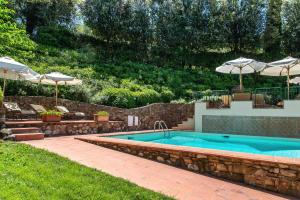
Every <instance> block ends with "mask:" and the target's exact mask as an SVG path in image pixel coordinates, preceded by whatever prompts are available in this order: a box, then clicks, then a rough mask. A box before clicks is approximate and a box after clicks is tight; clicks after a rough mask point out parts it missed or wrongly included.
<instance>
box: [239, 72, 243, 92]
mask: <svg viewBox="0 0 300 200" xmlns="http://www.w3.org/2000/svg"><path fill="white" fill-rule="evenodd" d="M242 90H243V76H242V68H240V91H242Z"/></svg>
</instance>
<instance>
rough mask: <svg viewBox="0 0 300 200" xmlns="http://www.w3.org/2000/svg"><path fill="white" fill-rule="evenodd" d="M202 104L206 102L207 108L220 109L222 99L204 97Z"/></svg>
mask: <svg viewBox="0 0 300 200" xmlns="http://www.w3.org/2000/svg"><path fill="white" fill-rule="evenodd" d="M201 101H202V102H206V107H207V108H218V107H219V105H220V103H221V102H222V99H221V98H220V97H219V96H214V95H212V96H203V97H202V99H201Z"/></svg>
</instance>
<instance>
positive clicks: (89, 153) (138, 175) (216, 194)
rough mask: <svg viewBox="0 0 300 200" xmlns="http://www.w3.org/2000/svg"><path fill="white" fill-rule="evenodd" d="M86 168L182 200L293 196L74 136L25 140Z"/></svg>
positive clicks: (267, 199)
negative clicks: (129, 152) (197, 171)
mask: <svg viewBox="0 0 300 200" xmlns="http://www.w3.org/2000/svg"><path fill="white" fill-rule="evenodd" d="M24 143H26V144H30V145H32V146H35V147H38V148H43V149H47V150H48V151H51V152H54V153H57V154H59V155H61V156H64V157H67V158H69V159H70V160H73V161H76V162H78V163H81V164H83V165H86V166H88V167H92V168H96V169H98V170H101V171H104V172H106V173H109V174H111V175H113V176H117V177H121V178H124V179H127V180H129V181H131V182H133V183H136V184H137V185H139V186H142V187H145V188H149V189H151V190H154V191H157V192H162V193H164V194H167V195H169V196H173V197H175V198H176V199H182V200H227V199H228V200H283V199H295V198H291V197H286V196H280V195H277V194H274V193H269V192H266V191H260V190H256V189H253V188H249V187H246V186H244V185H239V184H235V183H231V182H227V181H223V180H220V179H216V178H212V177H208V176H204V175H201V174H196V173H193V172H189V171H186V170H183V169H178V168H175V167H172V166H168V165H165V164H161V163H157V162H154V161H151V160H146V159H143V158H139V157H136V156H133V155H129V154H126V153H122V152H118V151H114V150H111V149H107V148H103V147H100V146H96V145H93V144H89V143H86V142H82V141H79V140H75V139H74V136H66V137H54V138H47V139H45V140H39V141H38V140H36V141H26V142H24Z"/></svg>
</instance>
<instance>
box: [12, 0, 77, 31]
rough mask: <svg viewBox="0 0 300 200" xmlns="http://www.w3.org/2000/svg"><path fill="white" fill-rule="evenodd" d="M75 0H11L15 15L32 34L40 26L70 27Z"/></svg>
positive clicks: (74, 12)
mask: <svg viewBox="0 0 300 200" xmlns="http://www.w3.org/2000/svg"><path fill="white" fill-rule="evenodd" d="M76 5H77V0H13V6H14V8H15V10H16V16H17V18H18V19H20V20H21V21H22V22H23V23H24V24H26V31H27V33H29V34H30V35H33V33H34V32H35V30H36V28H38V27H40V26H49V25H54V26H65V27H70V26H71V24H72V22H73V21H74V16H75V14H76Z"/></svg>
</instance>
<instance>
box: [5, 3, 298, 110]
mask: <svg viewBox="0 0 300 200" xmlns="http://www.w3.org/2000/svg"><path fill="white" fill-rule="evenodd" d="M0 2H1V3H0V5H1V7H0V20H1V22H3V23H0V39H1V41H2V42H1V43H0V56H4V55H5V56H12V57H13V58H15V59H17V60H18V61H20V62H24V63H26V64H28V65H29V66H30V67H32V68H33V69H34V70H36V71H37V72H39V73H47V72H51V71H60V72H63V73H66V74H69V75H73V76H76V77H77V78H81V79H83V80H84V85H83V86H74V87H73V86H71V87H64V86H62V87H60V92H59V96H60V97H62V98H68V99H73V100H79V101H85V102H93V103H101V104H105V105H112V106H119V107H127V108H129V107H136V106H143V105H146V104H149V103H153V102H170V101H172V100H178V99H180V101H191V100H192V99H193V92H194V91H199V90H206V89H232V87H233V86H235V85H238V77H237V76H234V75H222V74H218V73H216V72H214V70H215V68H216V67H217V66H219V65H220V64H222V63H223V62H225V61H227V60H230V59H235V58H237V57H239V56H244V57H250V58H255V59H258V60H262V61H266V62H268V61H273V60H276V59H279V58H282V57H284V56H285V55H293V56H297V55H299V53H300V49H299V46H300V43H299V41H300V40H299V34H300V29H299V23H300V21H299V19H300V14H299V13H300V12H299V11H300V6H299V5H300V3H299V0H291V1H283V2H281V0H270V1H264V0H242V1H238V0H226V1H217V0H212V1H210V0H150V1H146V0H131V1H127V0H101V1H98V0H86V1H76V0H55V1H41V0H34V1H31V0H30V1H28V0H14V1H11V3H10V4H9V5H8V4H7V2H8V1H7V0H0ZM11 8H13V9H14V10H15V11H13V10H12V9H11ZM35 8H36V9H35ZM42 11H44V12H42ZM32 16H36V17H35V18H34V20H32V19H31V18H30V17H32ZM29 22H30V24H28V23H29ZM7 30H9V31H7ZM25 30H27V34H28V35H27V34H26V32H25ZM30 38H31V39H30ZM244 84H245V86H246V87H250V88H255V87H265V86H281V85H284V81H282V80H281V79H280V78H267V77H260V76H258V75H248V76H245V79H244ZM7 95H45V96H53V95H54V90H53V87H50V86H49V87H47V86H41V85H34V84H30V83H28V82H16V81H10V82H9V85H8V90H7Z"/></svg>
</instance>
